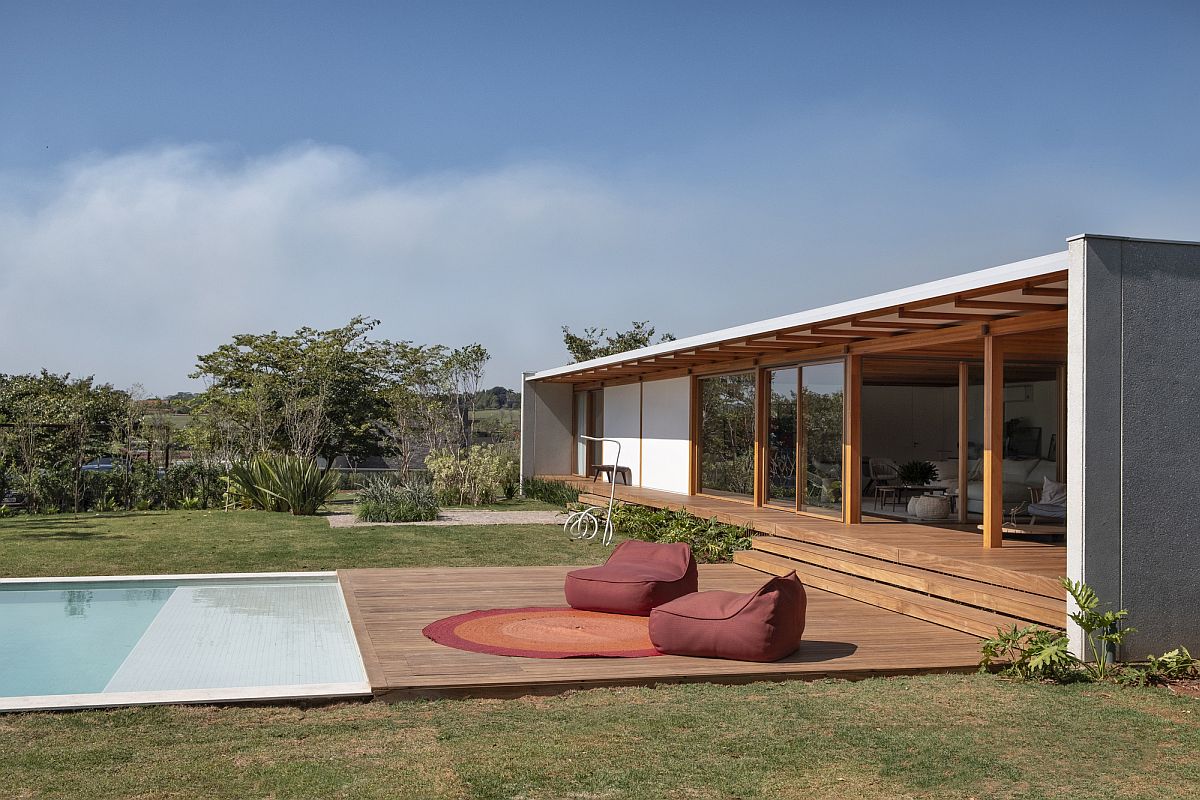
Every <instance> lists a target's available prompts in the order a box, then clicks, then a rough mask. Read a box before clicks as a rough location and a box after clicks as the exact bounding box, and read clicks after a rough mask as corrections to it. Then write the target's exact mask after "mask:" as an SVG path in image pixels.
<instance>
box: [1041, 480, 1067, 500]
mask: <svg viewBox="0 0 1200 800" xmlns="http://www.w3.org/2000/svg"><path fill="white" fill-rule="evenodd" d="M1066 504H1067V485H1066V484H1065V483H1059V482H1058V481H1052V480H1050V479H1049V478H1043V479H1042V505H1047V506H1065V505H1066Z"/></svg>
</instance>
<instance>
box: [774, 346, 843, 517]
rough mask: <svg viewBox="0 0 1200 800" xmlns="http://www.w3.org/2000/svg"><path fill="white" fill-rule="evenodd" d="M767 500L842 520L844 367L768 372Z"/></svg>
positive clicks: (786, 506) (786, 369) (820, 365)
mask: <svg viewBox="0 0 1200 800" xmlns="http://www.w3.org/2000/svg"><path fill="white" fill-rule="evenodd" d="M766 384H767V386H768V387H769V391H770V397H769V398H768V402H767V420H766V426H765V427H766V430H765V434H766V445H765V446H766V470H767V472H766V481H765V489H766V497H765V499H766V502H767V503H768V504H770V505H773V506H781V507H784V508H794V509H795V510H797V511H807V512H810V513H815V514H821V515H823V516H831V517H837V518H840V517H841V516H842V436H843V414H844V411H845V409H844V401H845V368H844V366H843V365H842V363H841V362H835V363H831V364H812V365H806V366H800V367H785V368H782V369H772V370H767V381H766Z"/></svg>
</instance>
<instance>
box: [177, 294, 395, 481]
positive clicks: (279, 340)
mask: <svg viewBox="0 0 1200 800" xmlns="http://www.w3.org/2000/svg"><path fill="white" fill-rule="evenodd" d="M378 324H379V322H378V320H372V319H367V318H365V317H361V316H359V317H355V318H354V319H352V320H350V322H349V323H347V324H346V325H344V326H342V327H340V328H333V329H331V330H325V331H318V330H315V329H313V328H300V329H299V330H297V331H296V332H295V333H294V334H291V335H281V334H279V333H277V332H275V331H272V332H271V333H268V334H238V335H236V336H234V337H233V341H232V342H230V343H228V344H224V345H221V346H220V347H218V348H217V349H216V350H214V351H213V352H211V353H209V354H207V355H202V356H200V357H199V358H198V360H197V364H196V371H195V372H194V373H193V374H192V377H193V378H204V379H206V380H207V381H208V382H209V387H208V389H207V390H206V391H205V392H204V394H203V395H202V396H201V402H200V404H199V407H198V411H199V412H201V413H203V414H206V415H210V416H211V418H212V420H211V422H210V423H209V425H208V427H209V431H210V432H214V433H215V432H218V431H226V432H228V433H232V435H233V436H234V437H235V438H236V439H237V440H239V443H240V445H241V447H240V448H239V449H240V450H241V451H242V453H241V454H242V455H249V454H251V453H253V452H264V451H277V452H291V453H294V454H296V455H299V456H307V457H312V456H317V455H323V456H326V457H328V458H330V459H332V458H333V457H334V456H337V455H350V456H361V455H368V454H371V453H373V452H375V451H376V449H377V448H376V442H375V436H374V423H375V421H376V420H377V419H379V418H380V417H381V416H382V413H383V407H382V399H381V394H382V390H383V388H384V385H383V372H384V366H385V359H386V350H387V343H386V342H380V341H374V340H372V339H370V338H369V334H370V332H371V331H372V330H374V328H375V327H376V326H377V325H378Z"/></svg>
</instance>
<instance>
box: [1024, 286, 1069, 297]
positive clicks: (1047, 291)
mask: <svg viewBox="0 0 1200 800" xmlns="http://www.w3.org/2000/svg"><path fill="white" fill-rule="evenodd" d="M1021 294H1023V295H1026V296H1027V297H1029V296H1032V297H1066V296H1067V290H1066V289H1064V288H1061V287H1058V286H1026V287H1025V288H1024V289H1022V290H1021Z"/></svg>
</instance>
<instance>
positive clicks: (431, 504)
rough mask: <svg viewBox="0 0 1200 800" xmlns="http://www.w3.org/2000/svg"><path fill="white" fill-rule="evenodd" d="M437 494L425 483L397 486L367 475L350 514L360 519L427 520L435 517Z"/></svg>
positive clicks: (436, 512)
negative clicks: (356, 502) (352, 512)
mask: <svg viewBox="0 0 1200 800" xmlns="http://www.w3.org/2000/svg"><path fill="white" fill-rule="evenodd" d="M439 510H440V509H439V508H438V504H437V497H436V495H435V494H434V491H433V487H432V486H430V484H429V483H427V482H423V481H420V480H416V481H413V482H412V483H411V484H409V485H408V486H398V485H396V484H394V483H392V482H391V481H390V480H388V479H387V478H385V477H382V476H380V477H374V478H368V479H366V480H365V481H363V487H362V489H360V490H359V493H358V504H357V506H356V507H355V509H354V514H355V516H356V517H357V518H358V520H359V521H360V522H429V521H431V520H435V519H437V515H438V511H439Z"/></svg>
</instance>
